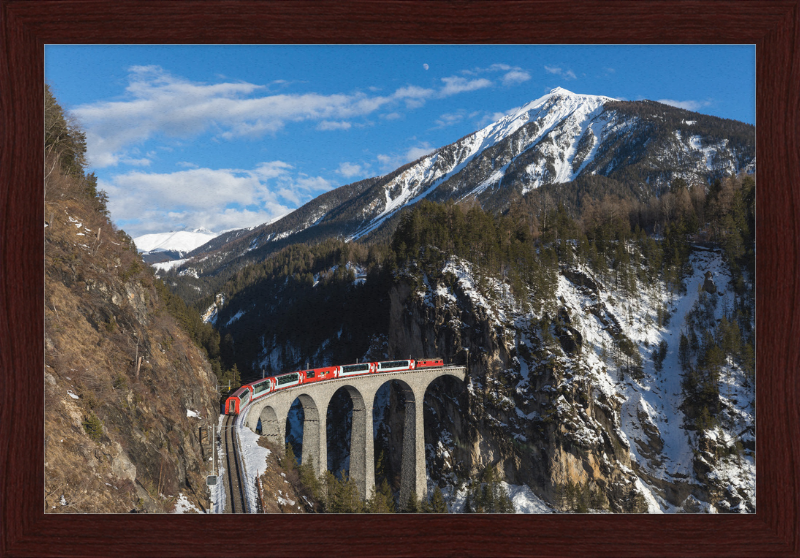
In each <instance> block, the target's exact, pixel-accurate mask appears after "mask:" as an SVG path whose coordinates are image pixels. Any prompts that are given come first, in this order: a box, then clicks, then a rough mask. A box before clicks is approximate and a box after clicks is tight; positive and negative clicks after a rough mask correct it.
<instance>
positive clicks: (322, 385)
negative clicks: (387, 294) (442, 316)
mask: <svg viewBox="0 0 800 558" xmlns="http://www.w3.org/2000/svg"><path fill="white" fill-rule="evenodd" d="M466 375H467V369H466V367H464V366H445V367H443V368H421V369H418V370H404V371H400V372H387V373H381V374H367V375H364V376H354V377H350V378H337V379H335V380H327V381H324V382H315V383H312V384H307V385H300V386H295V387H291V388H287V389H285V390H282V391H279V392H277V393H274V394H272V395H269V396H267V397H265V398H264V399H261V400H258V401H256V402H255V403H253V404H251V405H250V406H249V407H248V408H247V409H246V410H245V416H244V417H242V419H243V420H244V421H245V424H247V426H248V427H249V428H250V429H251V430H253V431H255V430H256V426H257V425H258V421H259V420H261V431H262V434H263V435H265V436H267V437H268V438H269V440H270V441H271V442H273V443H274V444H276V446H277V447H278V448H280V451H283V447H284V440H285V435H286V421H287V418H288V415H289V409H290V408H291V406H292V403H294V401H295V399H299V400H300V403H301V405H302V406H303V413H304V416H305V418H304V421H303V452H302V458H301V459H302V461H303V463H308V462H311V463H313V465H314V471H315V472H316V474H317V475H321V474H322V473H323V472H324V471H325V470H327V466H328V439H327V432H326V417H327V411H328V405H329V404H330V401H331V398H332V397H333V395H334V394H335V393H336V392H337V391H338V390H340V389H342V388H345V389H346V390H347V391H348V393H349V395H350V398H351V399H352V401H353V420H352V432H351V435H350V478H352V479H353V480H354V481H355V482H356V485H357V486H358V488H359V491H360V492H361V496H362V497H363V498H367V497H369V495H370V493H371V492H372V490H374V488H375V467H374V463H375V460H374V454H375V450H374V434H373V431H372V406H373V404H374V402H375V395H376V394H377V392H378V390H379V389H380V388H381V387H382V386H383V385H384V384H386V383H387V382H391V381H392V380H397V381H399V382H400V383H401V385H402V386H403V389H404V391H405V394H406V409H405V411H406V413H405V424H404V428H403V458H402V466H401V473H400V476H401V483H400V501H401V502H403V503H405V502H407V501H408V497H409V496H410V494H411V492H412V491H414V492H416V494H417V498H425V497H426V495H427V481H426V475H425V423H424V419H423V414H422V402H423V400H424V399H425V392H426V391H427V389H428V386H430V384H431V382H433V381H434V380H436V379H437V378H440V377H442V376H454V377H456V378H458V379H460V380H462V381H464V380H465V379H466Z"/></svg>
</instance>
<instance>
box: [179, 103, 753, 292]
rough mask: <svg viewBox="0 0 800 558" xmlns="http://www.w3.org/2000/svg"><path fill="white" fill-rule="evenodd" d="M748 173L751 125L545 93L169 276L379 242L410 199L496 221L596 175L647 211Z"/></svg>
mask: <svg viewBox="0 0 800 558" xmlns="http://www.w3.org/2000/svg"><path fill="white" fill-rule="evenodd" d="M754 167H755V132H754V127H752V126H750V125H747V124H743V123H740V122H736V121H732V120H726V119H721V118H718V117H713V116H708V115H702V114H698V113H693V112H690V111H687V110H684V109H679V108H675V107H671V106H668V105H664V104H661V103H657V102H653V101H621V100H617V99H613V98H611V97H606V96H600V95H581V94H575V93H572V92H569V91H567V90H565V89H562V88H556V89H553V90H552V91H551V92H550V93H548V94H547V95H544V96H542V97H540V98H538V99H536V100H534V101H531V102H529V103H527V104H525V105H523V106H521V107H519V108H518V109H516V110H514V111H512V112H510V113H509V114H507V115H505V116H504V117H502V118H501V119H499V120H498V121H496V122H493V123H491V124H489V125H488V126H485V127H484V128H482V129H480V130H478V131H476V132H473V133H471V134H468V135H466V136H464V137H462V138H461V139H459V140H457V141H455V142H453V143H451V144H448V145H445V146H442V147H440V148H438V149H436V150H435V151H433V152H432V153H430V154H428V155H425V156H423V157H421V158H419V159H417V160H416V161H412V162H410V163H407V164H406V165H403V166H402V167H400V168H398V169H396V170H395V171H393V172H391V173H388V174H386V175H383V176H379V177H373V178H367V179H364V180H361V181H358V182H354V183H351V184H347V185H344V186H341V187H340V188H337V189H334V190H331V191H329V192H326V193H325V194H322V195H321V196H319V197H317V198H315V199H313V200H311V201H309V202H308V203H306V204H304V205H303V206H301V207H300V208H298V209H296V210H294V211H293V212H292V213H290V214H289V215H286V216H284V217H283V218H281V219H278V220H277V221H275V222H272V223H265V224H263V225H259V226H257V227H254V228H251V229H240V230H235V231H230V232H228V233H225V234H223V235H220V236H219V237H217V238H215V239H213V240H211V241H210V242H209V243H207V244H205V245H202V246H199V247H198V248H196V249H195V250H193V251H191V252H190V253H188V254H187V255H186V258H187V261H186V262H185V263H183V265H182V267H181V269H179V270H178V272H179V273H180V271H181V270H182V269H184V270H185V269H187V268H190V267H191V268H192V269H193V270H194V272H192V275H194V274H195V273H196V274H198V275H199V276H201V277H202V276H216V275H218V274H219V273H221V272H223V273H225V272H230V271H233V270H235V269H238V268H240V267H241V266H242V265H246V264H247V262H253V261H258V260H259V259H261V258H263V257H265V256H266V255H268V254H270V253H273V252H275V251H277V250H280V249H281V248H282V247H284V246H286V245H288V244H291V243H297V242H318V241H320V240H322V239H325V238H342V239H345V240H346V241H362V242H363V241H371V240H374V239H376V238H383V237H385V236H386V235H388V234H391V229H393V227H394V225H395V223H396V221H397V217H398V216H399V214H400V213H401V212H403V211H404V210H405V209H407V208H408V207H410V206H413V205H414V204H415V203H417V202H418V201H420V200H421V199H430V200H432V201H437V202H445V201H454V202H456V203H465V202H470V200H474V201H475V202H477V203H478V204H479V205H480V206H481V207H484V208H486V209H488V210H492V211H496V212H504V211H507V210H508V209H509V208H510V207H511V206H512V204H513V203H514V202H515V201H518V200H522V199H525V198H526V197H528V196H530V195H532V193H534V192H536V191H539V190H546V189H547V188H550V187H554V186H557V185H559V184H568V183H571V182H577V181H580V180H587V179H590V178H591V177H593V176H598V175H599V176H603V177H606V178H608V179H610V180H613V181H616V182H618V183H619V188H618V190H620V191H622V192H625V195H626V196H628V197H629V198H631V199H634V200H637V201H640V202H646V201H647V200H648V199H650V198H652V197H659V196H661V195H662V194H663V193H664V192H666V191H667V190H668V186H669V184H670V183H671V182H673V181H674V180H675V179H677V178H680V179H682V180H684V181H685V182H686V183H688V184H696V183H701V184H709V183H711V182H713V180H715V179H718V178H722V177H724V176H730V175H734V174H738V173H739V172H742V171H753V170H754ZM205 294H208V293H205Z"/></svg>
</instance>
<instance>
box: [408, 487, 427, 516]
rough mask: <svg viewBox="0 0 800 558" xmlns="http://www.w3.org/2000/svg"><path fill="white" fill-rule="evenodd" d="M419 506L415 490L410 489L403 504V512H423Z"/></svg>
mask: <svg viewBox="0 0 800 558" xmlns="http://www.w3.org/2000/svg"><path fill="white" fill-rule="evenodd" d="M423 504H424V502H423ZM420 508H421V506H420V502H419V499H418V498H417V492H416V490H412V491H411V494H409V495H408V500H406V502H405V505H404V506H403V513H419V512H420V511H422V512H425V510H424V509H420Z"/></svg>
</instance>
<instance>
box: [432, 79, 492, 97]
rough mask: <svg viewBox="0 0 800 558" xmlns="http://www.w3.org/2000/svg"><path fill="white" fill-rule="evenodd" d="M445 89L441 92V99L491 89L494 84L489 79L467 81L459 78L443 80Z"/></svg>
mask: <svg viewBox="0 0 800 558" xmlns="http://www.w3.org/2000/svg"><path fill="white" fill-rule="evenodd" d="M442 81H443V82H444V87H443V88H442V89H441V90H440V91H439V96H440V97H449V96H451V95H456V94H457V93H463V92H465V91H475V90H476V89H483V88H484V87H491V85H492V82H491V81H489V80H488V79H484V78H480V79H470V80H468V79H466V78H462V77H459V76H451V77H446V78H442Z"/></svg>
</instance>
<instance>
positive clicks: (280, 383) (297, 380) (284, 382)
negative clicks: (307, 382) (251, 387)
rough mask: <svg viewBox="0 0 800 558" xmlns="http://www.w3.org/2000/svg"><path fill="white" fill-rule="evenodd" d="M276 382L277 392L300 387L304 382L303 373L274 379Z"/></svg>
mask: <svg viewBox="0 0 800 558" xmlns="http://www.w3.org/2000/svg"><path fill="white" fill-rule="evenodd" d="M272 379H273V380H275V390H279V389H286V388H288V387H292V386H297V385H300V384H301V383H302V382H303V371H302V370H298V371H297V372H289V373H288V374H281V375H280V376H275V377H274V378H272Z"/></svg>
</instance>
